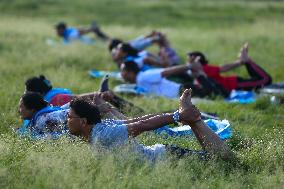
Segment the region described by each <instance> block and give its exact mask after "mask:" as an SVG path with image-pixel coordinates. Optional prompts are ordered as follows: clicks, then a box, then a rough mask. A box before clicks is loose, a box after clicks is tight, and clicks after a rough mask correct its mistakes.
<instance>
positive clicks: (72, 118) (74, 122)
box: [67, 108, 83, 136]
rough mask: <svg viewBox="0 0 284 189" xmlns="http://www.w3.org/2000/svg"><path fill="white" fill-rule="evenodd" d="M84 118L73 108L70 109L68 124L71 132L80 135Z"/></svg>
mask: <svg viewBox="0 0 284 189" xmlns="http://www.w3.org/2000/svg"><path fill="white" fill-rule="evenodd" d="M82 119H83V118H80V117H79V116H78V115H77V114H76V113H75V112H74V111H73V110H72V108H71V109H70V111H69V113H68V116H67V125H68V127H69V130H70V133H71V134H73V135H76V136H78V135H79V134H80V133H81V128H82V126H83V120H82Z"/></svg>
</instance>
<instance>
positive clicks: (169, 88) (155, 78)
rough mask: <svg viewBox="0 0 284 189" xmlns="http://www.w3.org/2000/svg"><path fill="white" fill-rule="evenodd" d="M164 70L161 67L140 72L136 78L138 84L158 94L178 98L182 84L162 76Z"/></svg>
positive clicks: (149, 91)
mask: <svg viewBox="0 0 284 189" xmlns="http://www.w3.org/2000/svg"><path fill="white" fill-rule="evenodd" d="M162 72H163V69H161V68H160V69H151V70H147V71H144V72H139V73H138V75H137V78H136V84H137V86H138V87H141V88H143V89H145V90H146V91H147V92H148V93H152V94H155V95H157V96H164V97H167V98H177V97H178V96H179V93H180V86H181V85H180V84H178V83H175V82H173V81H170V80H168V79H166V78H164V77H162V74H161V73H162Z"/></svg>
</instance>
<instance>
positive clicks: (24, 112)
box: [19, 92, 48, 120]
mask: <svg viewBox="0 0 284 189" xmlns="http://www.w3.org/2000/svg"><path fill="white" fill-rule="evenodd" d="M47 106H48V102H46V101H45V100H44V99H43V96H42V95H40V94H39V93H36V92H27V93H25V94H24V95H23V96H22V97H21V99H20V102H19V113H20V115H21V118H22V119H28V120H30V119H32V118H33V116H34V115H35V114H36V113H37V112H38V111H39V110H41V109H43V108H45V107H47Z"/></svg>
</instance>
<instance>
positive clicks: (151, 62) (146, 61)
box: [143, 57, 169, 68]
mask: <svg viewBox="0 0 284 189" xmlns="http://www.w3.org/2000/svg"><path fill="white" fill-rule="evenodd" d="M143 62H144V64H148V65H151V66H156V67H162V68H165V67H168V66H169V63H168V62H165V61H158V60H156V59H154V58H152V57H146V58H144V60H143Z"/></svg>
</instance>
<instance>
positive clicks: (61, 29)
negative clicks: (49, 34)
mask: <svg viewBox="0 0 284 189" xmlns="http://www.w3.org/2000/svg"><path fill="white" fill-rule="evenodd" d="M55 28H56V33H57V35H58V36H60V37H63V35H64V31H65V30H66V28H67V25H66V24H65V23H64V22H59V23H58V24H57V25H56V26H55Z"/></svg>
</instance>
